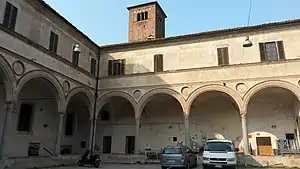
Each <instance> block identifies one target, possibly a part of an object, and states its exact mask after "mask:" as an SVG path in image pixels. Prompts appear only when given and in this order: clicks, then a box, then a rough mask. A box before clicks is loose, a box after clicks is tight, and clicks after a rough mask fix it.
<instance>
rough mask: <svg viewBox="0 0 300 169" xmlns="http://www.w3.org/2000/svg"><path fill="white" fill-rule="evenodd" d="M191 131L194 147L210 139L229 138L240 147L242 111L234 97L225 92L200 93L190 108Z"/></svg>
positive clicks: (198, 146)
mask: <svg viewBox="0 0 300 169" xmlns="http://www.w3.org/2000/svg"><path fill="white" fill-rule="evenodd" d="M190 123H191V124H190V133H191V146H192V147H193V149H196V148H200V147H202V146H203V144H204V143H205V141H206V140H208V139H228V140H232V141H234V144H235V147H238V146H239V144H240V142H241V139H242V128H241V120H240V111H239V108H238V105H237V103H236V102H235V101H234V99H233V98H232V97H231V96H230V95H229V94H226V93H224V92H220V91H207V92H204V93H201V94H199V95H198V96H197V97H196V98H195V99H194V100H193V102H192V104H191V108H190Z"/></svg>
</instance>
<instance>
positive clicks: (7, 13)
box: [3, 2, 12, 28]
mask: <svg viewBox="0 0 300 169" xmlns="http://www.w3.org/2000/svg"><path fill="white" fill-rule="evenodd" d="M11 8H12V4H10V3H9V2H6V7H5V12H4V18H3V26H5V27H7V28H8V27H9V19H10V14H11V10H12V9H11Z"/></svg>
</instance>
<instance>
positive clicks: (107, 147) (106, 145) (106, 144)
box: [102, 136, 112, 154]
mask: <svg viewBox="0 0 300 169" xmlns="http://www.w3.org/2000/svg"><path fill="white" fill-rule="evenodd" d="M111 140H112V137H111V136H103V147H102V152H103V153H105V154H110V153H111Z"/></svg>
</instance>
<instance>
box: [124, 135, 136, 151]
mask: <svg viewBox="0 0 300 169" xmlns="http://www.w3.org/2000/svg"><path fill="white" fill-rule="evenodd" d="M134 149H135V136H126V145H125V153H126V154H133V153H134Z"/></svg>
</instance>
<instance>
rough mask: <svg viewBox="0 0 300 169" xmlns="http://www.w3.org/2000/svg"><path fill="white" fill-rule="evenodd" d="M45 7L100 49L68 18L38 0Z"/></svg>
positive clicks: (42, 0) (41, 0)
mask: <svg viewBox="0 0 300 169" xmlns="http://www.w3.org/2000/svg"><path fill="white" fill-rule="evenodd" d="M37 1H38V2H39V3H40V4H41V5H42V6H43V7H45V8H47V9H48V10H49V11H50V12H52V13H53V14H55V15H56V16H57V17H58V18H59V19H61V20H62V21H63V22H65V23H66V24H67V25H69V26H70V27H72V29H74V30H75V31H76V32H78V33H79V34H80V35H81V36H83V37H84V38H85V39H86V40H87V41H89V42H90V43H91V44H93V45H94V46H97V47H99V45H97V44H96V43H95V42H94V41H92V40H91V39H90V38H89V37H88V36H87V35H85V34H84V33H83V32H81V31H80V30H79V29H78V28H76V27H75V26H74V25H73V24H71V23H70V22H69V21H68V20H67V19H66V18H64V17H63V16H61V15H60V14H59V13H58V12H56V11H55V10H54V9H53V8H52V7H51V6H50V5H48V4H47V3H46V2H45V1H44V0H37Z"/></svg>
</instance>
